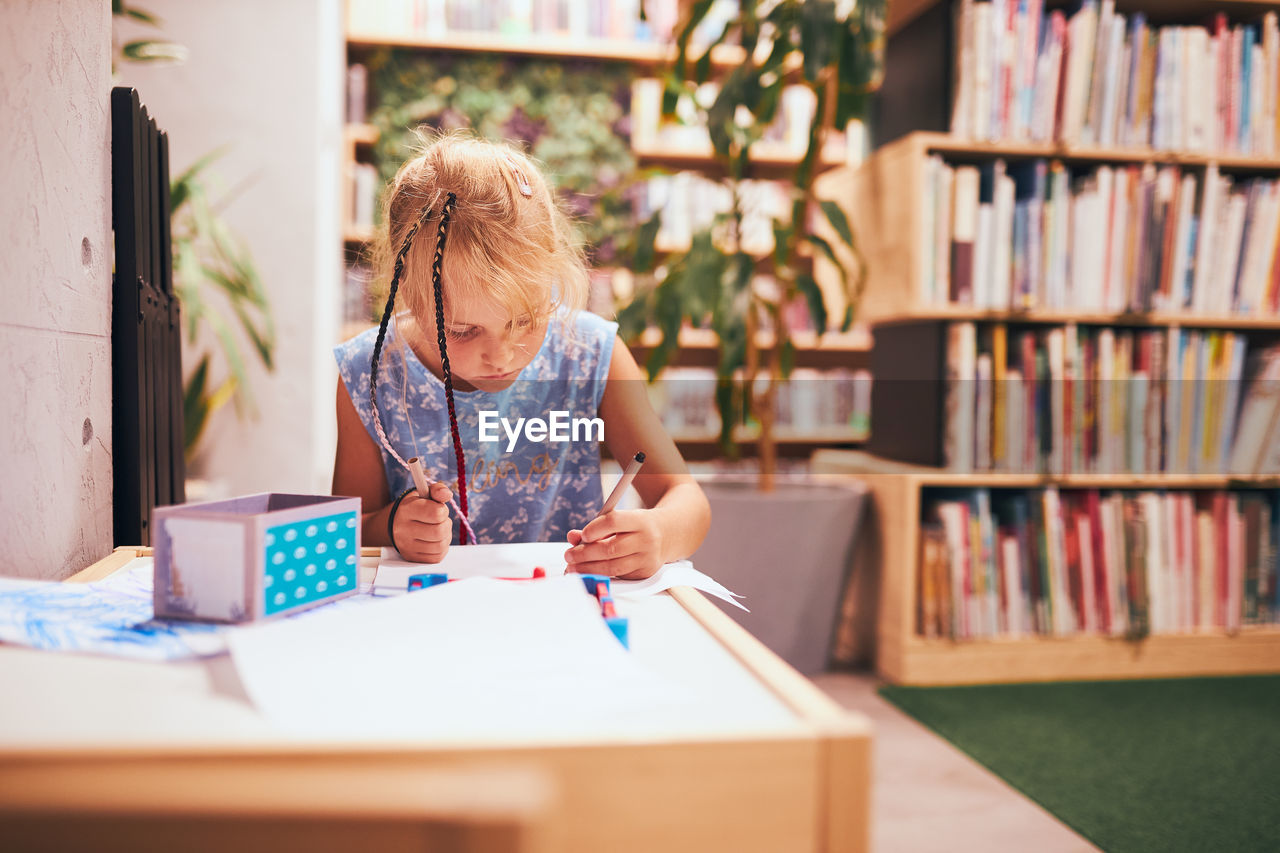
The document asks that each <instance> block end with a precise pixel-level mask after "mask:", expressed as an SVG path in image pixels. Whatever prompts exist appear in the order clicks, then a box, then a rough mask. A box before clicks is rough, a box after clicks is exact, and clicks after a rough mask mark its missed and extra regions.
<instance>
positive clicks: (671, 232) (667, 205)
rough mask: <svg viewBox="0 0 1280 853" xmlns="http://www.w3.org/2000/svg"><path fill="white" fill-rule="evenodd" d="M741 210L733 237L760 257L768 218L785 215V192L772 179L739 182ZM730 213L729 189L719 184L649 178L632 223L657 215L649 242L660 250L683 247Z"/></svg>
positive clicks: (682, 176)
mask: <svg viewBox="0 0 1280 853" xmlns="http://www.w3.org/2000/svg"><path fill="white" fill-rule="evenodd" d="M737 190H738V203H739V206H740V207H741V210H742V228H741V233H740V235H739V239H740V246H741V248H742V250H743V251H745V252H748V253H749V254H753V255H765V254H768V253H770V252H772V251H773V243H774V237H773V220H774V219H775V218H781V219H785V218H786V217H788V216H789V215H790V201H789V198H788V196H787V192H786V188H785V187H784V186H783V185H782V184H780V183H778V182H777V181H756V180H746V181H742V182H740V183H739V184H738V186H737ZM732 209H733V190H732V189H731V188H730V186H729V185H728V184H727V183H725V182H723V181H718V180H714V179H712V178H707V177H705V176H703V175H699V174H697V173H696V172H677V173H676V174H674V175H655V176H653V177H651V178H650V179H649V180H648V182H647V185H646V187H645V189H644V192H642V193H638V194H637V203H636V219H637V221H639V222H644V221H646V220H648V219H649V217H651V216H652V215H653V214H655V213H659V212H660V213H661V215H662V219H661V225H660V227H659V229H658V233H657V236H656V237H655V244H656V245H657V246H658V247H659V248H661V249H668V250H675V249H685V248H688V246H689V245H690V243H691V242H692V241H693V235H694V234H695V233H696V232H698V231H701V230H703V229H706V228H709V227H711V226H712V225H713V224H714V223H715V222H716V220H717V218H718V217H721V216H723V215H724V214H727V213H729V212H730V211H731V210H732Z"/></svg>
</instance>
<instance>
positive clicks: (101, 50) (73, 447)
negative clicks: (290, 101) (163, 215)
mask: <svg viewBox="0 0 1280 853" xmlns="http://www.w3.org/2000/svg"><path fill="white" fill-rule="evenodd" d="M110 23H111V8H110V4H109V3H106V2H103V0H62V2H58V3H49V2H43V0H25V2H20V1H19V0H6V2H4V3H3V4H0V128H3V132H2V133H0V193H2V196H0V235H2V236H0V240H2V241H3V243H0V245H2V246H3V258H4V280H3V284H2V285H0V420H3V424H4V426H3V432H0V471H2V472H3V480H2V481H0V519H3V521H0V531H3V533H2V534H0V553H2V554H3V555H4V559H3V561H0V575H19V576H26V577H34V578H51V579H57V578H63V577H66V576H67V575H69V574H71V573H72V572H74V571H78V570H79V569H82V568H84V567H85V566H87V565H88V564H89V563H91V562H93V561H94V560H96V559H99V558H101V557H103V556H104V555H106V554H107V553H109V552H110V550H111V544H112V543H111V494H112V486H111V472H112V469H111V243H110V240H111V194H110V193H111V156H110V144H111V140H110V125H109V108H108V107H109V98H110V85H111V83H110V61H111V58H110V43H111V39H110Z"/></svg>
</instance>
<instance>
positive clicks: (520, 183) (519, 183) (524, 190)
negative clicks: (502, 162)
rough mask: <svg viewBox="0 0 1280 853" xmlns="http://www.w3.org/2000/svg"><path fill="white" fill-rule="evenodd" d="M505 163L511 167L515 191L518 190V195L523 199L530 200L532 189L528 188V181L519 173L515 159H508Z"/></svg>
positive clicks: (522, 173)
mask: <svg viewBox="0 0 1280 853" xmlns="http://www.w3.org/2000/svg"><path fill="white" fill-rule="evenodd" d="M507 163H509V164H510V165H511V172H512V174H514V175H515V178H516V189H518V190H520V195H522V196H524V197H525V198H532V197H533V187H531V186H529V179H528V178H526V177H525V176H524V172H522V171H520V167H519V166H517V165H516V161H515V159H514V158H512V157H508V158H507Z"/></svg>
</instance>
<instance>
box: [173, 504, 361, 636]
mask: <svg viewBox="0 0 1280 853" xmlns="http://www.w3.org/2000/svg"><path fill="white" fill-rule="evenodd" d="M154 544H155V608H156V617H157V618H164V619H199V620H202V621H209V622H253V621H257V620H261V619H271V618H273V617H275V616H282V615H286V614H289V613H297V612H298V611H299V610H306V609H307V608H309V607H315V606H316V605H318V604H326V603H328V602H330V601H334V600H336V599H339V598H343V597H344V596H348V595H351V594H353V593H355V591H356V589H357V587H358V586H359V584H358V583H357V573H358V571H359V569H360V499H359V498H342V497H329V496H327V495H286V494H280V493H277V492H268V493H264V494H260V495H248V496H246V497H242V498H232V499H230V500H225V501H212V502H209V503H200V504H181V505H179V506H168V507H160V508H158V509H157V510H156V512H155V543H154Z"/></svg>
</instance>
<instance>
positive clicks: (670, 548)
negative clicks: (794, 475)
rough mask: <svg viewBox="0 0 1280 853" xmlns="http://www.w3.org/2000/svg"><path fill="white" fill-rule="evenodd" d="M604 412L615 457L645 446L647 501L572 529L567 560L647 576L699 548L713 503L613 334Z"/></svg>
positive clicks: (641, 482) (642, 476)
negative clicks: (651, 402)
mask: <svg viewBox="0 0 1280 853" xmlns="http://www.w3.org/2000/svg"><path fill="white" fill-rule="evenodd" d="M600 417H601V419H603V420H604V442H605V444H606V445H607V446H608V448H609V452H610V453H611V454H613V458H614V459H622V460H626V459H630V458H631V457H632V456H634V455H635V454H636V451H638V450H643V451H644V454H645V463H644V467H643V468H641V469H640V473H639V474H637V475H636V479H635V488H636V491H637V492H639V493H640V497H641V498H642V499H643V500H644V504H645V506H646V507H648V508H647V509H640V510H614V511H613V512H610V513H608V514H606V515H602V516H600V517H599V518H597V519H595V520H594V521H592V522H591V523H590V524H588V525H587V526H586V527H585V528H583V529H582V530H572V531H570V532H569V544H570V545H572V546H573V547H572V548H570V549H569V550H568V551H566V552H565V560H566V561H568V563H569V568H570V569H571V570H572V571H577V572H587V573H594V574H605V575H610V576H613V577H624V578H630V579H635V578H646V577H649V576H650V575H652V574H653V573H654V572H656V571H657V570H658V568H659V567H660V566H661V565H662V564H663V563H669V562H671V561H672V560H680V559H684V558H685V557H688V556H690V555H691V554H693V552H694V551H696V550H697V548H698V546H699V545H701V544H702V540H703V539H704V538H705V537H706V535H707V528H708V527H709V526H710V525H711V507H710V506H709V505H708V504H707V499H706V496H705V495H703V493H702V488H701V487H700V486H699V485H698V483H697V481H695V480H694V479H693V475H691V474H690V473H689V469H688V468H687V467H685V464H684V459H683V458H681V456H680V451H679V450H678V449H676V444H675V442H674V441H672V440H671V436H669V435H667V431H666V429H664V428H663V426H662V421H661V420H659V419H658V415H657V414H656V413H655V412H654V411H653V406H651V405H650V403H649V394H648V391H647V389H646V387H645V378H644V375H643V374H642V373H641V371H640V368H639V366H637V365H636V361H635V359H634V358H633V357H632V355H631V351H630V350H628V349H627V347H626V345H625V344H624V343H623V342H622V340H621V339H620V338H619V339H618V340H616V341H615V342H614V346H613V358H612V359H611V360H610V362H609V376H608V380H607V384H606V385H605V390H604V395H603V397H602V398H601V400H600Z"/></svg>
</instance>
